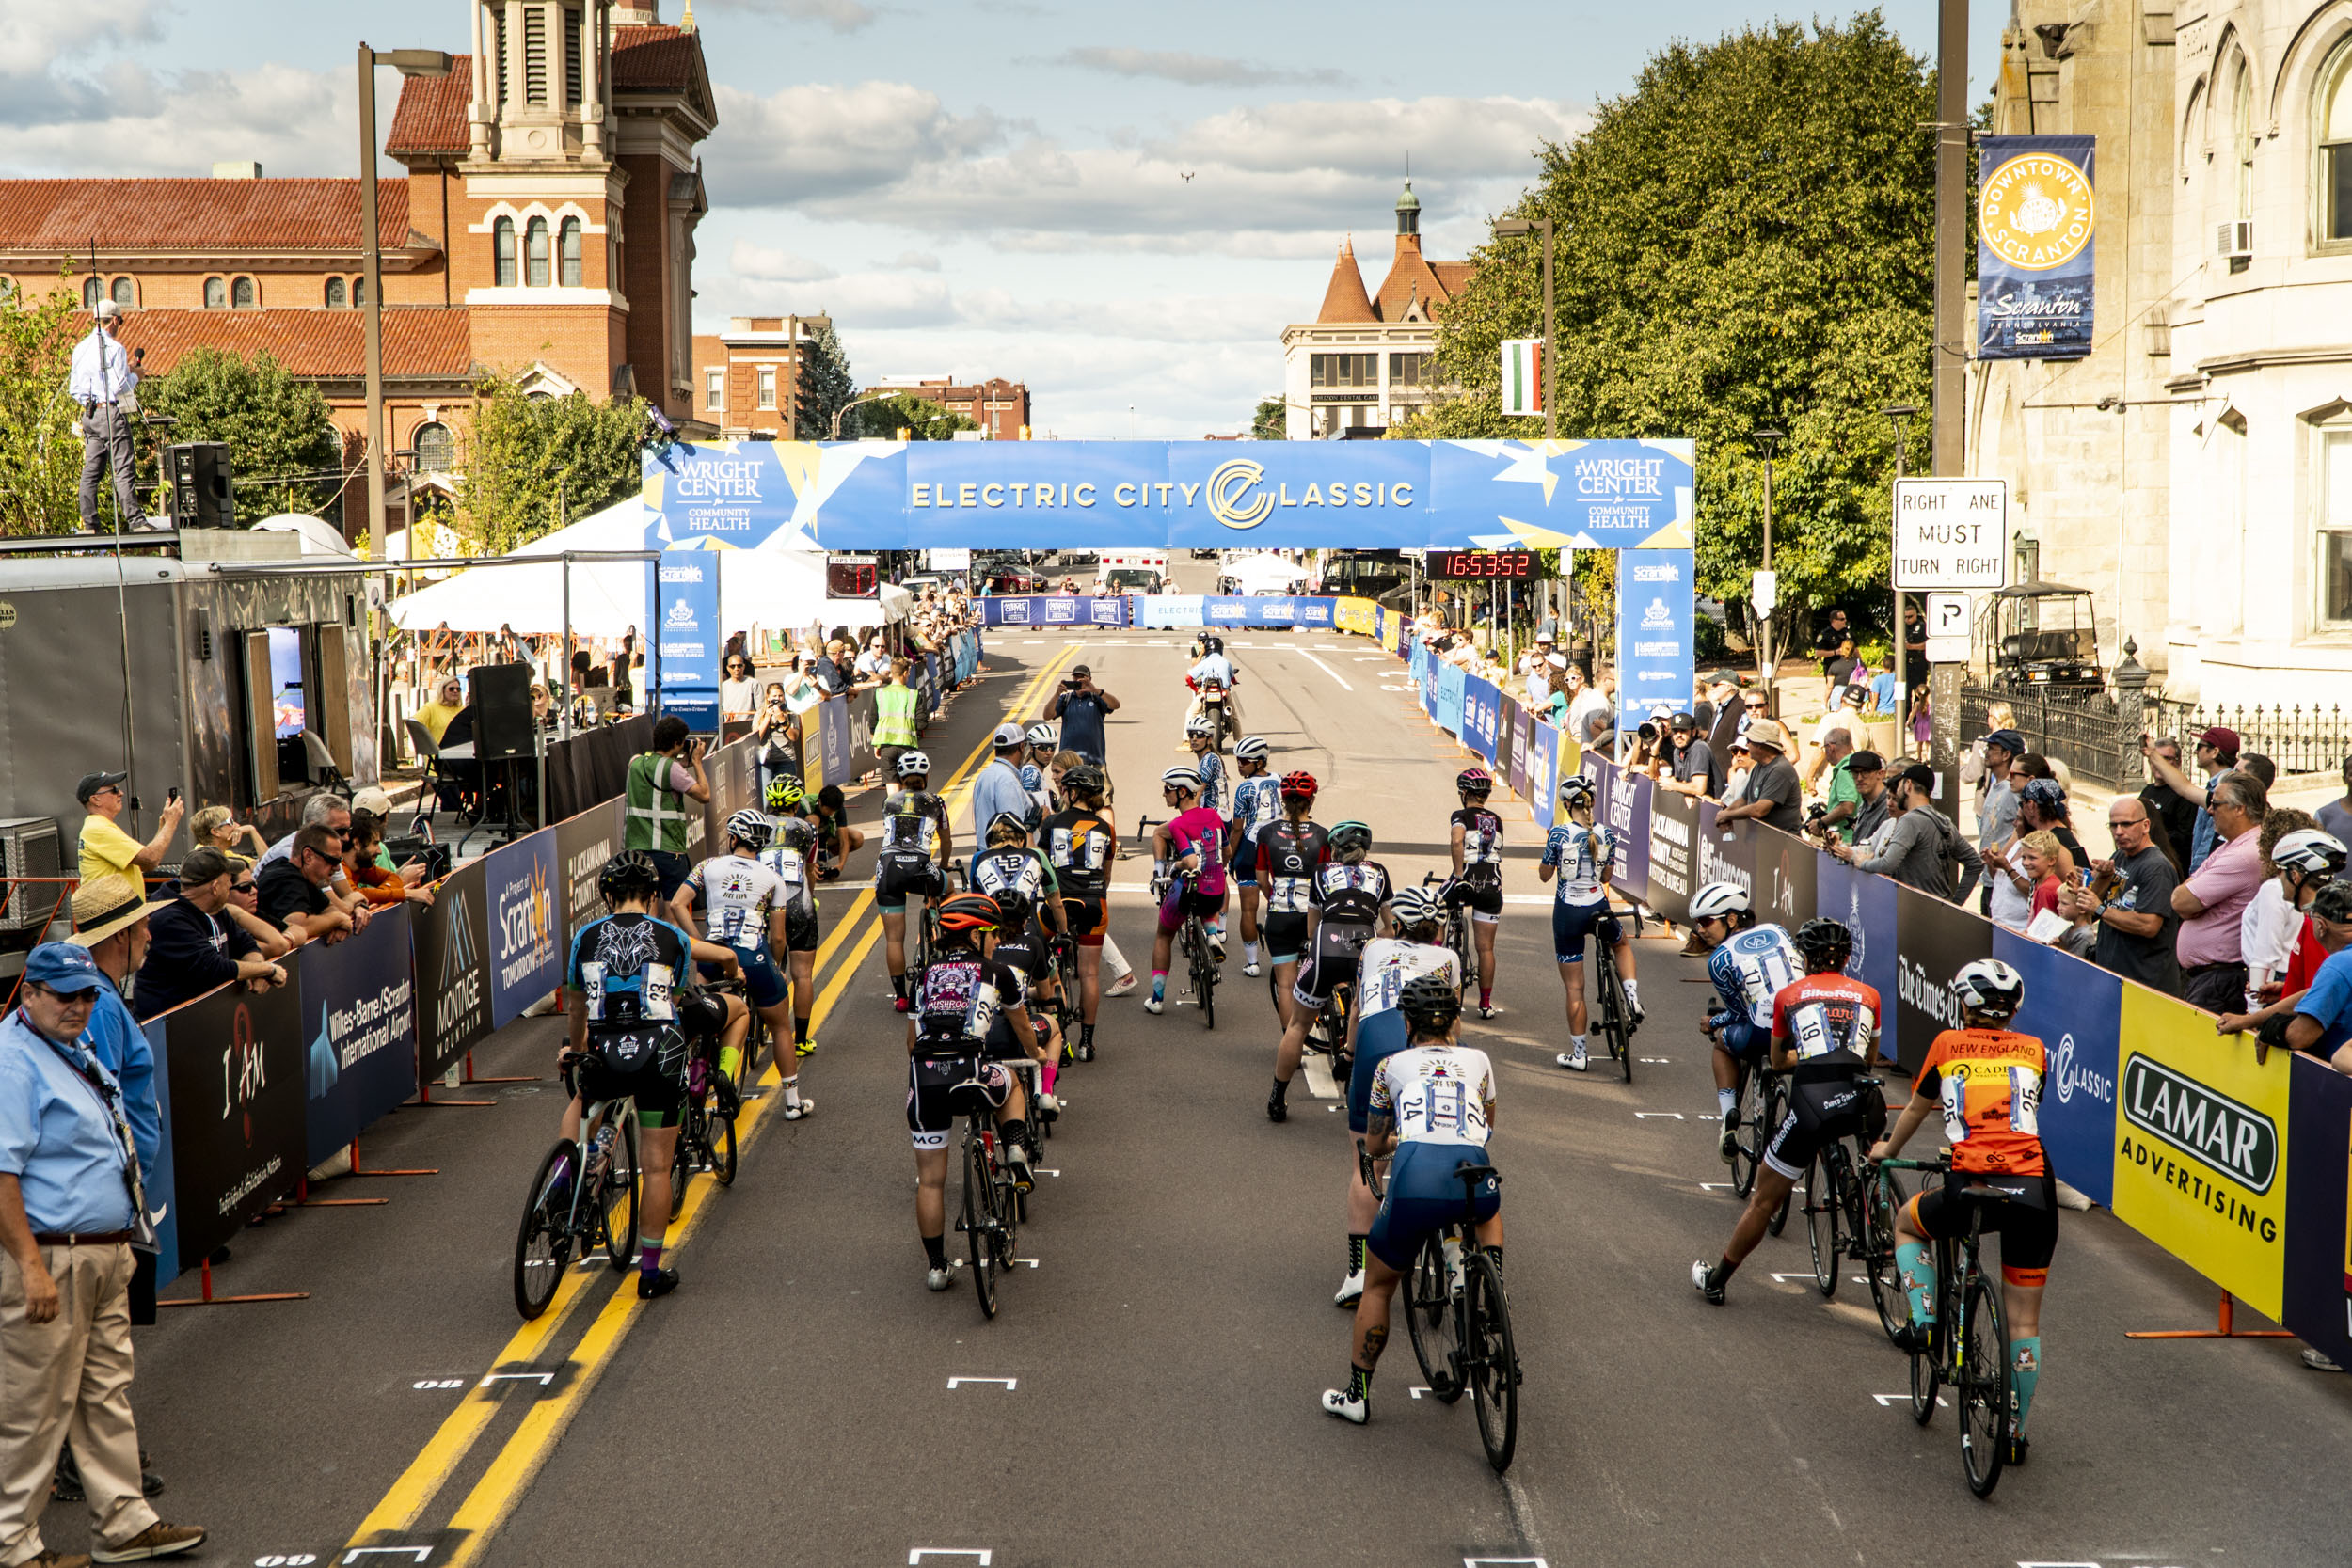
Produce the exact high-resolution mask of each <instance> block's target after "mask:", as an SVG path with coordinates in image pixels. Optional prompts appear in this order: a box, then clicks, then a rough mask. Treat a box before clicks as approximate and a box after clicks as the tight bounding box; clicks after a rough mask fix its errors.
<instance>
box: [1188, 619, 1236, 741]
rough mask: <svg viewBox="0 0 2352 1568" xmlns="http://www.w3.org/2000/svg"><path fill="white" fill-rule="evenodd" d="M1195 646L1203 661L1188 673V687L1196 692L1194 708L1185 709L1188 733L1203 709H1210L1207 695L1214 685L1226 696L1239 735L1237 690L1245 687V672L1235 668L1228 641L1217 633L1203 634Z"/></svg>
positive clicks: (1228, 715)
mask: <svg viewBox="0 0 2352 1568" xmlns="http://www.w3.org/2000/svg"><path fill="white" fill-rule="evenodd" d="M1193 647H1194V648H1195V649H1196V650H1198V653H1199V657H1200V662H1199V663H1197V664H1195V665H1194V666H1193V667H1192V668H1191V669H1189V670H1187V671H1185V672H1184V684H1185V685H1186V686H1188V687H1190V688H1191V689H1192V692H1193V697H1192V705H1191V706H1189V707H1187V708H1185V709H1184V723H1185V729H1186V732H1187V733H1190V729H1191V725H1192V723H1193V721H1195V720H1198V719H1200V717H1201V713H1202V710H1203V709H1205V708H1206V707H1207V706H1208V703H1207V700H1206V693H1207V691H1208V690H1209V689H1210V688H1211V687H1213V686H1214V687H1216V688H1217V689H1221V690H1222V691H1223V692H1224V693H1225V717H1226V720H1227V721H1229V722H1230V723H1232V726H1233V733H1234V734H1236V735H1239V734H1240V733H1241V693H1240V692H1239V691H1238V690H1236V688H1237V687H1239V686H1240V685H1241V672H1240V671H1239V670H1237V669H1235V668H1234V667H1233V661H1232V659H1230V658H1228V657H1225V639H1223V638H1222V637H1219V636H1217V635H1216V633H1215V632H1213V631H1212V632H1202V633H1201V634H1200V637H1199V638H1197V639H1195V640H1194V642H1193ZM1212 734H1213V735H1214V730H1213V731H1212ZM1211 744H1212V745H1214V744H1215V741H1214V740H1212V742H1211Z"/></svg>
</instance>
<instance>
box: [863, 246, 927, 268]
mask: <svg viewBox="0 0 2352 1568" xmlns="http://www.w3.org/2000/svg"><path fill="white" fill-rule="evenodd" d="M874 270H875V271H876V272H937V271H938V270H939V258H938V257H936V256H934V255H932V254H931V253H930V251H928V250H902V251H900V252H898V255H897V256H896V257H894V258H893V259H892V260H890V261H876V262H875V263H874Z"/></svg>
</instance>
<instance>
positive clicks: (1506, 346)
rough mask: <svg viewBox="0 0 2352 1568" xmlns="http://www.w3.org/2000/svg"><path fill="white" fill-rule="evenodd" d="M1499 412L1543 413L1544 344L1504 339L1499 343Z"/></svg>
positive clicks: (1536, 339)
mask: <svg viewBox="0 0 2352 1568" xmlns="http://www.w3.org/2000/svg"><path fill="white" fill-rule="evenodd" d="M1502 411H1503V412H1504V413H1505V414H1536V415H1540V414H1542V413H1543V411H1544V341H1543V340H1542V339H1541V338H1505V339H1504V340H1503V341H1502Z"/></svg>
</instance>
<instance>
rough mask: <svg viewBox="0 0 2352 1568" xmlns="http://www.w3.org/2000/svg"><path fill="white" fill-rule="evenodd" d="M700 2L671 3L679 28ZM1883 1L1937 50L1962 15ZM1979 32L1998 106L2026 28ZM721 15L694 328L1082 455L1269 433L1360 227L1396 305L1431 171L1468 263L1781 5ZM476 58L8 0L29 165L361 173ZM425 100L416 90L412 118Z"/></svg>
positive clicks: (1432, 197)
mask: <svg viewBox="0 0 2352 1568" xmlns="http://www.w3.org/2000/svg"><path fill="white" fill-rule="evenodd" d="M680 9H681V0H661V10H662V18H663V20H664V21H670V22H675V21H676V20H677V19H678V13H679V11H680ZM1784 10H1786V11H1787V13H1788V14H1802V15H1805V16H1810V15H1811V14H1813V12H1812V10H1811V8H1784ZM1885 10H1886V14H1887V15H1888V16H1889V17H1890V18H1891V19H1892V20H1893V22H1894V24H1895V25H1896V26H1897V28H1898V29H1899V31H1900V32H1901V33H1902V34H1903V36H1904V37H1905V38H1906V39H1907V40H1910V41H1911V43H1912V46H1913V47H1914V48H1915V49H1922V50H1924V49H1930V48H1931V47H1932V43H1933V26H1934V13H1935V6H1934V0H1888V4H1887V5H1886V6H1885ZM1975 10H1976V12H1977V13H1978V16H1977V23H1978V25H1977V27H1976V34H1977V36H1976V38H1975V39H1974V40H1973V42H1974V44H1975V52H1974V54H1975V57H1974V60H1973V66H1974V69H1973V71H1972V77H1973V79H1974V81H1973V86H1972V88H1971V99H1970V101H1971V102H1972V103H1973V102H1975V100H1976V99H1977V98H1978V97H1980V96H1981V95H1982V93H1983V90H1984V86H1985V83H1986V81H1987V80H1988V79H1989V77H1988V73H1989V71H1990V70H1991V69H1992V65H1993V61H1994V49H1995V47H1996V46H1997V42H1998V32H1999V26H2000V13H2001V12H2002V11H2003V10H2004V8H2001V7H1999V6H1997V5H1992V4H1979V5H1978V6H1977V7H1976V8H1975ZM694 11H695V20H696V23H697V24H698V25H699V26H700V27H701V29H702V32H703V37H704V48H705V50H706V53H707V56H708V58H709V63H710V71H711V77H712V81H713V83H714V84H715V86H716V87H717V90H718V94H719V114H720V127H719V131H718V133H717V135H715V136H713V137H712V139H711V140H710V141H709V142H708V143H707V144H706V146H705V149H704V152H705V158H706V164H707V177H708V184H709V190H710V197H711V201H712V203H713V210H712V212H711V213H710V214H709V216H708V217H707V218H706V219H705V220H704V222H703V224H702V228H701V230H700V250H701V255H700V260H699V261H698V262H697V265H696V271H695V285H696V288H697V290H698V291H699V293H700V297H699V299H698V300H697V302H696V321H697V325H698V326H700V327H702V328H704V329H706V330H707V329H712V328H715V327H717V326H720V325H723V324H724V321H725V318H727V317H728V316H732V315H746V314H753V313H758V314H770V313H776V312H783V311H801V312H813V311H818V310H826V311H830V312H831V313H832V314H833V316H834V320H835V322H836V323H837V324H838V325H839V327H840V331H841V335H842V339H843V341H844V342H845V344H846V345H847V347H848V349H849V351H850V359H851V363H852V368H853V370H854V371H855V372H856V373H857V375H858V377H859V378H860V379H861V380H862V381H870V380H872V379H875V378H878V377H880V376H882V375H889V374H898V375H915V374H943V373H944V374H953V375H955V376H956V377H958V378H959V379H965V380H968V379H971V378H974V377H977V376H984V375H1003V376H1007V377H1009V378H1012V379H1015V380H1025V381H1026V382H1027V383H1028V385H1029V388H1030V392H1031V395H1032V397H1033V399H1034V400H1035V407H1036V417H1037V421H1038V423H1039V425H1040V427H1041V432H1043V431H1050V432H1052V433H1054V434H1056V435H1058V436H1063V437H1081V436H1126V435H1127V434H1128V433H1129V431H1130V429H1131V428H1132V430H1133V431H1134V432H1135V433H1136V435H1138V436H1147V437H1184V436H1200V435H1202V434H1204V433H1211V432H1216V433H1224V432H1231V431H1233V430H1236V429H1239V428H1242V427H1244V426H1246V425H1247V423H1248V419H1249V414H1250V411H1251V409H1252V407H1253V406H1254V405H1255V404H1256V402H1257V400H1258V399H1259V398H1261V397H1263V396H1267V395H1270V394H1272V393H1274V392H1275V391H1277V390H1278V389H1279V385H1280V377H1281V349H1280V334H1281V329H1282V327H1283V325H1285V324H1286V323H1290V322H1295V321H1300V320H1304V319H1309V318H1311V315H1312V313H1313V311H1314V309H1315V307H1316V306H1317V304H1319V303H1320V301H1321V299H1322V296H1323V289H1324V285H1325V283H1326V281H1327V279H1328V277H1329V272H1330V261H1331V257H1332V254H1333V252H1334V250H1335V248H1336V247H1337V245H1338V243H1339V240H1340V238H1341V236H1342V235H1343V234H1344V233H1347V232H1350V231H1353V232H1354V234H1355V235H1356V238H1357V244H1358V249H1359V254H1361V255H1362V256H1364V257H1365V259H1366V273H1367V283H1368V284H1369V285H1370V286H1373V287H1377V286H1378V282H1379V277H1380V269H1381V267H1382V266H1383V265H1384V264H1385V258H1386V255H1387V252H1388V249H1389V245H1390V241H1389V236H1390V234H1391V232H1392V231H1393V219H1392V216H1391V208H1392V207H1393V205H1394V202H1395V199H1396V195H1397V192H1398V190H1399V188H1400V187H1401V185H1402V182H1403V179H1404V173H1405V165H1406V158H1407V157H1408V156H1409V157H1410V158H1411V161H1412V170H1413V182H1414V187H1415V190H1416V191H1417V192H1418V194H1419V195H1420V197H1421V199H1422V230H1423V235H1424V245H1425V248H1426V249H1427V251H1428V253H1429V254H1430V255H1431V256H1433V257H1440V258H1442V257H1458V256H1461V255H1463V254H1465V253H1466V252H1467V251H1468V249H1469V248H1470V245H1472V244H1474V243H1475V241H1476V238H1477V236H1478V235H1479V234H1480V233H1482V232H1483V230H1484V224H1485V220H1486V216H1487V215H1488V214H1492V213H1493V212H1495V211H1497V210H1498V209H1499V208H1500V207H1502V205H1504V204H1505V203H1507V202H1508V201H1509V200H1510V199H1511V198H1513V197H1514V196H1516V195H1517V193H1518V191H1519V190H1520V189H1522V188H1523V187H1524V186H1525V184H1526V183H1527V182H1528V181H1529V180H1530V178H1531V177H1532V172H1533V169H1534V161H1533V150H1534V147H1535V146H1536V144H1537V143H1538V142H1539V141H1540V140H1542V139H1544V138H1547V137H1550V138H1559V137H1565V136H1573V135H1576V134H1577V132H1578V131H1579V130H1580V129H1581V127H1582V126H1583V125H1584V124H1585V123H1586V114H1587V110H1588V108H1589V106H1590V105H1591V104H1592V103H1595V102H1596V101H1597V100H1598V99H1600V98H1604V97H1607V96H1610V95H1612V94H1614V93H1618V92H1622V91H1624V90H1626V89H1627V87H1629V85H1630V83H1631V81H1632V78H1633V75H1634V73H1635V72H1636V71H1638V70H1639V69H1640V67H1641V64H1642V61H1643V60H1644V58H1645V57H1646V56H1647V55H1649V54H1650V53H1651V52H1653V51H1654V50H1656V49H1657V48H1659V47H1660V46H1661V45H1662V44H1664V43H1666V42H1668V41H1670V40H1672V39H1673V38H1674V37H1676V36H1677V35H1678V36H1682V37H1686V38H1693V39H1706V38H1712V37H1714V36H1716V35H1717V34H1719V33H1720V32H1722V31H1723V30H1724V29H1725V28H1728V27H1732V26H1736V25H1739V24H1741V23H1743V22H1745V21H1748V20H1751V19H1755V18H1760V17H1764V16H1767V15H1771V14H1773V12H1772V10H1770V9H1769V8H1766V7H1764V6H1761V5H1758V4H1756V3H1755V0H1744V3H1743V0H1677V3H1676V4H1674V5H1672V6H1661V7H1655V8H1650V7H1640V6H1626V5H1622V4H1607V5H1600V4H1591V3H1587V0H1544V3H1536V0H1489V4H1487V5H1486V6H1483V7H1481V8H1478V9H1477V10H1476V11H1475V13H1473V14H1474V15H1475V19H1476V25H1475V27H1474V28H1463V29H1458V30H1457V29H1455V28H1453V27H1450V26H1449V25H1448V24H1447V20H1448V17H1449V15H1450V14H1452V15H1460V14H1462V13H1458V12H1455V13H1449V12H1447V11H1446V10H1445V9H1444V8H1432V7H1429V6H1426V5H1410V6H1408V5H1392V4H1388V3H1385V0H1358V3H1357V4H1353V5H1348V6H1331V5H1299V4H1268V3H1266V0H1256V3H1253V4H1240V3H1235V0H1190V3H1189V4H1187V5H1184V6H1182V7H1165V6H1150V7H1146V6H1140V5H1133V4H1126V3H1121V0H1092V3H1089V4H1074V3H1057V0H1036V3H1031V0H963V3H961V4H955V5H942V4H932V3H929V0H905V3H898V4H893V3H890V0H698V3H697V4H696V6H695V8H694ZM1825 14H1828V13H1825ZM469 37H470V34H469V22H468V10H467V6H466V4H465V3H464V0H403V3H400V4H390V3H379V0H305V3H300V4H295V3H289V0H70V3H60V0H0V175H25V174H59V173H70V174H110V173H111V174H147V175H163V174H199V175H200V174H204V173H206V172H208V171H209V168H210V166H211V164H212V161H213V160H215V159H216V158H259V159H260V160H262V163H263V165H264V166H265V167H266V170H267V172H268V173H271V174H342V173H345V172H347V171H348V170H349V168H350V166H351V162H352V155H351V154H350V153H349V152H348V151H347V149H349V148H350V147H351V146H352V145H353V144H354V142H355V141H356V138H357V130H356V126H357V117H356V110H355V108H354V106H353V96H354V94H353V88H352V70H353V67H352V63H351V62H352V57H353V54H352V52H353V48H354V46H355V45H356V44H357V43H358V40H361V39H362V38H364V39H366V40H369V41H371V42H373V44H375V46H376V47H377V48H379V49H389V48H394V47H402V46H426V47H441V48H448V49H453V50H462V49H465V48H467V47H468V46H469ZM395 90H396V83H395V79H394V78H393V77H392V76H391V74H390V73H389V72H387V73H385V76H384V79H383V81H382V82H381V84H380V91H381V92H382V93H383V95H384V103H385V109H384V122H385V123H386V124H389V118H390V112H389V103H390V101H391V94H392V93H393V92H394V91H395ZM388 167H389V166H388ZM1187 174H1189V175H1190V176H1191V178H1190V179H1189V180H1187V179H1186V178H1184V176H1185V175H1187ZM1131 410H1132V412H1131Z"/></svg>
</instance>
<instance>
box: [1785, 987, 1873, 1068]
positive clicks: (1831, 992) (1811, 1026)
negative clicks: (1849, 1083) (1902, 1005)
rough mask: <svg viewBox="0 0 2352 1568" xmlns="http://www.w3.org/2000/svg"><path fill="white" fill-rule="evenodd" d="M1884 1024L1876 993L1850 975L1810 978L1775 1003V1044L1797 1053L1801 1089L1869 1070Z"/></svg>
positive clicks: (1788, 988)
mask: <svg viewBox="0 0 2352 1568" xmlns="http://www.w3.org/2000/svg"><path fill="white" fill-rule="evenodd" d="M1878 1022H1879V993H1878V991H1877V990H1876V988H1874V987H1870V986H1866V985H1864V984H1863V983H1862V982H1861V981H1859V980H1856V979H1853V978H1852V977H1851V976H1849V975H1846V974H1807V975H1805V976H1804V977H1803V978H1801V979H1798V980H1795V981H1793V982H1791V983H1790V984H1788V985H1786V986H1783V987H1782V988H1781V990H1780V994H1779V995H1777V996H1776V997H1774V998H1773V999H1772V1043H1773V1044H1775V1045H1778V1044H1782V1043H1784V1042H1785V1043H1787V1045H1788V1048H1789V1049H1790V1050H1791V1051H1792V1052H1794V1053H1795V1054H1796V1058H1797V1063H1796V1070H1795V1072H1794V1074H1793V1081H1794V1082H1796V1083H1799V1084H1814V1083H1820V1082H1822V1081H1823V1080H1826V1079H1831V1078H1851V1077H1852V1076H1854V1075H1855V1074H1856V1073H1858V1072H1862V1071H1864V1070H1866V1069H1867V1068H1868V1067H1869V1065H1870V1062H1869V1056H1870V1044H1871V1041H1872V1039H1873V1038H1874V1037H1876V1035H1877V1032H1878Z"/></svg>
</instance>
